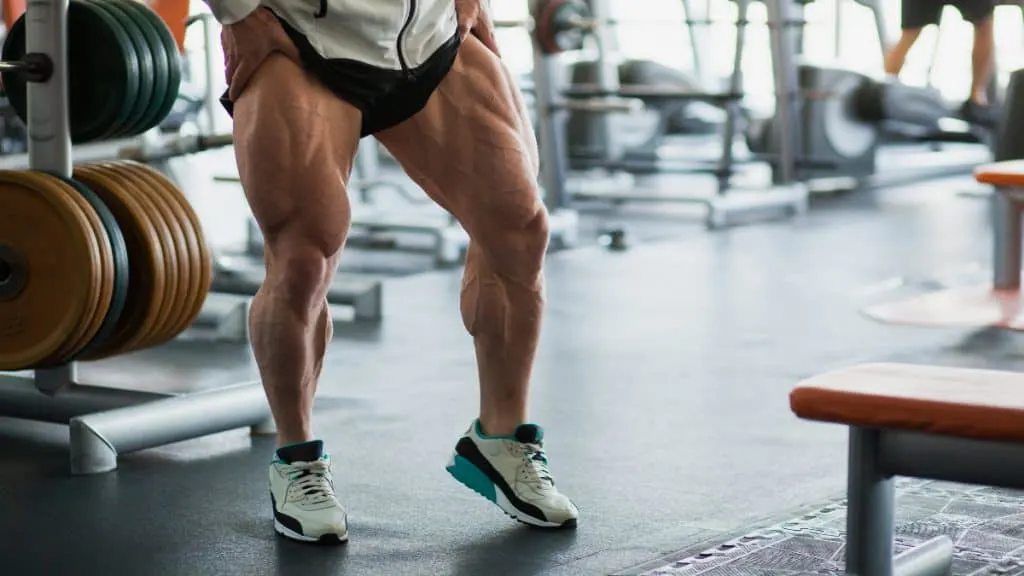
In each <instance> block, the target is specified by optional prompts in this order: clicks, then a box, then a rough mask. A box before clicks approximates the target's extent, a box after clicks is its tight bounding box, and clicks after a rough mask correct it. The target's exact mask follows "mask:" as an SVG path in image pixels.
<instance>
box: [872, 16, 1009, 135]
mask: <svg viewBox="0 0 1024 576" xmlns="http://www.w3.org/2000/svg"><path fill="white" fill-rule="evenodd" d="M902 2H903V7H902V18H901V20H902V24H901V26H902V33H901V34H900V39H899V41H897V42H896V44H895V45H894V46H892V47H890V48H889V49H888V50H887V51H886V55H885V71H886V73H887V74H889V75H892V76H898V75H899V73H900V71H901V70H902V69H903V64H904V63H905V62H906V58H907V54H908V53H909V52H910V49H911V48H913V47H914V43H915V42H917V39H918V38H919V37H920V36H921V32H922V31H923V30H924V28H926V27H927V26H929V25H932V24H934V25H936V26H937V25H939V23H940V21H941V19H942V11H943V9H944V8H945V7H946V6H947V5H948V6H954V7H955V8H956V9H957V10H959V11H960V14H961V15H962V16H963V18H964V20H967V21H968V22H970V23H971V24H972V25H973V26H974V46H973V48H972V51H971V89H970V93H969V95H968V98H967V101H966V102H965V103H964V106H963V108H962V109H961V112H963V113H964V115H965V116H966V118H965V119H967V120H968V121H972V120H977V121H979V122H980V123H983V124H984V123H990V122H991V118H988V117H987V116H986V115H985V110H986V109H987V108H988V106H989V101H988V85H989V81H990V80H991V78H992V73H993V67H994V64H995V58H994V54H995V32H994V24H993V14H994V12H995V5H996V3H995V1H994V0H952V1H951V0H902ZM973 116H977V118H974V117H973Z"/></svg>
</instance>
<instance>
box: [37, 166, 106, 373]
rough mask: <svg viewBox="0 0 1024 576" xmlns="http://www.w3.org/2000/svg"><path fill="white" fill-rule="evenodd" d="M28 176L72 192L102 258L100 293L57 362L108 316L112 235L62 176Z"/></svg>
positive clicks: (98, 263)
mask: <svg viewBox="0 0 1024 576" xmlns="http://www.w3.org/2000/svg"><path fill="white" fill-rule="evenodd" d="M27 176H31V177H33V178H36V177H38V178H41V179H43V180H45V181H48V183H49V184H50V185H53V186H57V187H59V188H61V189H62V190H63V191H64V193H65V194H67V195H69V196H70V197H71V198H72V200H73V201H74V202H75V204H76V205H78V207H79V209H81V210H82V213H83V214H84V215H85V216H86V219H88V220H89V226H90V227H91V228H92V230H93V233H94V234H95V235H96V240H97V246H98V250H99V252H98V255H99V259H98V260H97V261H96V262H95V266H96V268H97V271H98V272H99V274H100V283H99V285H98V286H97V287H96V288H97V294H96V296H95V297H94V298H93V306H92V307H91V308H90V310H89V312H88V313H87V314H86V316H85V317H83V323H82V325H81V326H79V328H78V331H77V333H76V334H75V337H74V338H73V339H72V340H69V341H68V342H67V343H66V344H65V347H63V348H61V350H59V351H58V352H57V354H55V356H54V359H55V361H56V363H63V362H65V361H67V360H69V359H70V358H71V357H72V356H73V355H75V354H76V353H77V352H78V351H79V350H81V349H82V348H84V347H85V345H86V344H88V343H89V341H90V340H92V337H93V336H95V335H96V332H97V331H99V329H100V325H101V324H103V319H104V318H105V317H106V315H107V310H109V309H110V300H111V297H112V296H113V295H114V252H113V247H112V246H111V244H110V237H109V236H108V235H107V231H106V229H105V228H104V227H103V221H102V220H100V217H99V215H98V214H96V210H95V209H94V208H93V207H92V205H91V204H89V201H88V200H86V199H85V198H84V197H83V196H82V194H81V193H80V192H78V190H75V189H74V187H72V186H70V185H69V184H67V183H66V182H64V181H63V180H61V179H60V178H57V177H55V176H51V175H50V174H46V173H44V172H30V173H28V174H27Z"/></svg>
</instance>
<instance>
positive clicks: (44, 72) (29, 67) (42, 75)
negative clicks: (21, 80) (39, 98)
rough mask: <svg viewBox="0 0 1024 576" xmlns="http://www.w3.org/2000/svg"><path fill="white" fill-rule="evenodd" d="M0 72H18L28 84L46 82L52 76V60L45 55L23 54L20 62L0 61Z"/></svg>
mask: <svg viewBox="0 0 1024 576" xmlns="http://www.w3.org/2000/svg"><path fill="white" fill-rule="evenodd" d="M0 72H19V73H21V74H22V75H23V76H24V77H25V79H26V80H28V81H29V82H46V81H47V80H49V79H50V76H52V75H53V60H51V59H50V57H49V56H47V55H46V54H39V53H30V54H25V56H24V57H23V58H22V59H21V60H13V61H4V60H0Z"/></svg>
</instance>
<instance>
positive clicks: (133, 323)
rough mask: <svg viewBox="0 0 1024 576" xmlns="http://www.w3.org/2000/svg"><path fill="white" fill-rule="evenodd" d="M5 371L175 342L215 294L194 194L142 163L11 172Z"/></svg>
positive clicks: (4, 177)
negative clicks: (69, 172)
mask: <svg viewBox="0 0 1024 576" xmlns="http://www.w3.org/2000/svg"><path fill="white" fill-rule="evenodd" d="M0 197H2V198H3V203H2V206H3V209H2V210H0V370H22V369H29V368H39V367H44V366H50V365H57V364H63V363H66V362H70V361H73V360H98V359H101V358H107V357H110V356H115V355H119V354H124V353H127V352H131V351H134V350H140V349H143V348H148V347H152V346H157V345H159V344H162V343H165V342H167V341H169V340H171V339H173V338H174V337H175V336H177V335H178V334H180V333H181V332H182V331H184V330H185V329H186V328H187V327H188V326H189V325H190V324H191V323H192V321H193V320H195V318H196V316H198V314H199V311H200V309H201V308H202V306H203V303H204V301H205V299H206V294H207V292H208V291H209V288H210V282H211V278H212V256H211V254H210V251H209V249H208V247H207V245H206V241H205V238H204V236H203V232H202V229H201V227H200V223H199V219H198V218H197V217H196V214H195V212H194V211H193V209H192V207H191V206H190V205H189V203H188V202H187V200H186V198H185V196H184V194H182V192H181V191H180V190H178V188H177V187H176V186H175V185H174V184H173V183H172V182H170V181H169V180H168V179H167V178H166V177H164V176H163V175H162V174H160V173H159V172H157V171H155V170H153V169H152V168H149V167H148V166H146V165H144V164H139V163H136V162H128V161H121V162H108V163H101V164H91V165H83V166H79V167H77V168H76V169H75V171H74V178H73V179H63V178H59V177H56V176H54V175H51V174H47V173H43V172H33V171H0Z"/></svg>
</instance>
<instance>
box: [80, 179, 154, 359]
mask: <svg viewBox="0 0 1024 576" xmlns="http://www.w3.org/2000/svg"><path fill="white" fill-rule="evenodd" d="M74 178H75V180H78V181H79V182H81V183H82V184H84V185H86V186H88V187H89V188H90V189H91V190H92V191H93V192H95V193H96V195H97V196H99V197H100V199H101V200H103V202H104V203H105V204H106V205H107V207H108V208H109V209H110V212H111V213H112V214H113V215H114V219H115V220H117V224H118V226H120V227H121V232H122V234H123V235H124V241H125V245H126V247H127V248H128V260H129V262H130V265H129V272H128V286H129V288H128V297H127V298H126V299H125V303H124V310H123V311H122V312H121V317H120V319H119V320H118V322H117V327H116V328H115V329H114V332H113V334H111V336H110V338H109V339H107V340H106V342H104V343H103V344H101V345H99V346H98V347H97V348H96V349H95V350H92V351H91V352H89V353H87V354H86V355H84V356H83V357H82V359H83V360H99V359H101V358H107V357H110V356H114V355H117V354H120V353H123V352H125V351H127V350H128V344H130V343H132V342H133V341H135V340H136V339H137V338H138V336H139V334H143V333H145V332H146V331H148V330H152V328H153V326H155V324H156V322H157V321H158V320H159V312H160V306H161V305H162V304H163V299H164V293H165V291H166V284H167V274H166V272H165V267H164V248H163V243H162V242H161V240H160V235H159V233H158V231H157V228H156V225H155V224H154V223H153V220H152V218H151V217H150V214H151V213H152V212H153V210H151V209H150V208H149V206H148V205H147V204H146V203H144V202H143V200H144V199H142V198H139V197H137V196H136V195H134V194H131V193H130V191H126V190H124V189H123V188H121V187H119V186H108V184H109V179H108V178H103V177H102V176H101V175H100V176H97V175H96V174H95V171H94V170H92V169H91V168H90V167H89V166H78V167H76V168H75V172H74Z"/></svg>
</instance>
